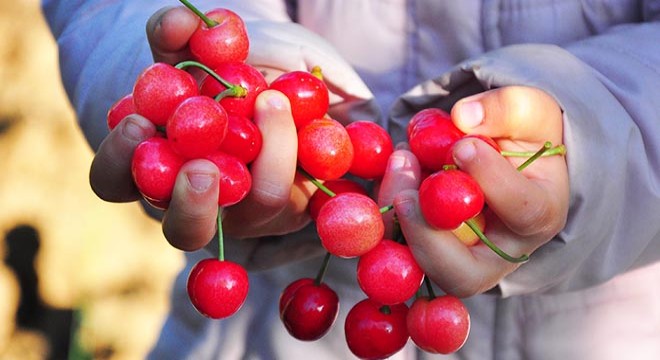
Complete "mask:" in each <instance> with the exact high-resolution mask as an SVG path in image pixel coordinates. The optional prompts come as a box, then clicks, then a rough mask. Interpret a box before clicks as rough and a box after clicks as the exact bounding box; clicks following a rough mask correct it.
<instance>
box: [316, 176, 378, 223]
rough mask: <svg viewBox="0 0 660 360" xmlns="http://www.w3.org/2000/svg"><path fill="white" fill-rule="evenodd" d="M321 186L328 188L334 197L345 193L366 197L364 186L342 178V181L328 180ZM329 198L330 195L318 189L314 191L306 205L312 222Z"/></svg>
mask: <svg viewBox="0 0 660 360" xmlns="http://www.w3.org/2000/svg"><path fill="white" fill-rule="evenodd" d="M323 185H324V186H325V187H326V188H328V189H329V190H330V191H332V192H333V193H335V195H336V194H341V193H346V192H354V193H358V194H362V195H367V190H366V189H365V188H364V186H362V185H360V184H359V183H357V182H355V181H353V180H349V179H343V178H342V179H334V180H328V181H326V182H324V183H323ZM330 198H331V197H330V195H328V194H326V193H325V192H323V191H321V190H320V189H317V190H316V191H314V194H312V197H311V198H309V203H308V205H307V210H308V211H309V216H310V217H311V218H312V220H316V218H317V217H318V215H319V211H321V207H322V206H323V205H325V203H326V202H327V201H328V200H330Z"/></svg>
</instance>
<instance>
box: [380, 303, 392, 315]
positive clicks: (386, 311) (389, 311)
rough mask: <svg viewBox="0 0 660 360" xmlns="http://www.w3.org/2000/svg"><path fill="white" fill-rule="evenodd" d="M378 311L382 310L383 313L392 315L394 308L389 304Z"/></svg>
mask: <svg viewBox="0 0 660 360" xmlns="http://www.w3.org/2000/svg"><path fill="white" fill-rule="evenodd" d="M378 311H380V313H381V314H385V315H390V314H391V313H392V308H390V306H389V305H383V306H381V307H380V308H379V309H378Z"/></svg>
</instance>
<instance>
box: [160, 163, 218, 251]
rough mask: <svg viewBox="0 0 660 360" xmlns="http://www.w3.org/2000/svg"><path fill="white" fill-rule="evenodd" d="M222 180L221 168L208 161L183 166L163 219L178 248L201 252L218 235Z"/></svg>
mask: <svg viewBox="0 0 660 360" xmlns="http://www.w3.org/2000/svg"><path fill="white" fill-rule="evenodd" d="M219 177H220V174H219V171H218V168H217V167H216V166H215V165H214V164H213V163H212V162H210V161H207V160H201V159H199V160H191V161H189V162H187V163H185V164H184V165H183V166H182V167H181V170H180V171H179V174H178V176H177V179H176V183H175V185H174V190H173V191H172V200H171V201H170V204H169V207H168V209H167V211H165V215H164V217H163V234H164V235H165V238H166V239H167V241H168V242H169V243H170V244H172V246H174V247H175V248H177V249H180V250H184V251H192V250H197V249H200V248H202V247H203V246H204V245H206V244H207V243H208V242H209V241H211V239H212V238H213V236H214V235H215V232H216V230H217V215H218V192H219Z"/></svg>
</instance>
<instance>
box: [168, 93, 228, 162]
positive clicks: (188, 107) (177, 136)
mask: <svg viewBox="0 0 660 360" xmlns="http://www.w3.org/2000/svg"><path fill="white" fill-rule="evenodd" d="M227 121H228V120H227V113H226V112H225V110H224V109H223V108H222V106H220V105H219V104H218V103H217V102H215V101H214V100H213V99H211V98H209V97H206V96H201V95H200V96H193V97H190V98H188V99H186V100H184V101H183V102H181V104H179V106H178V107H177V108H176V109H175V110H174V112H173V113H172V115H171V116H170V118H169V119H168V120H167V125H166V128H165V129H166V130H165V131H166V133H167V138H168V139H169V140H170V142H171V143H172V148H173V149H174V151H176V152H177V153H179V154H180V155H181V156H183V157H184V158H187V159H195V158H200V157H203V156H206V155H208V154H210V153H211V152H213V151H215V150H217V149H218V148H220V144H222V141H223V140H224V138H225V135H226V134H227Z"/></svg>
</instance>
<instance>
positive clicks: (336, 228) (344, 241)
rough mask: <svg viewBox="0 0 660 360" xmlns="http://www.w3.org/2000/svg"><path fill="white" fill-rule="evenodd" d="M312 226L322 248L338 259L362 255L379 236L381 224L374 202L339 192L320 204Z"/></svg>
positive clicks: (360, 196) (381, 218) (383, 228)
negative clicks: (319, 209)
mask: <svg viewBox="0 0 660 360" xmlns="http://www.w3.org/2000/svg"><path fill="white" fill-rule="evenodd" d="M316 228H317V232H318V236H319V238H320V239H321V244H322V245H323V247H325V249H326V250H327V251H328V252H329V253H331V254H333V255H335V256H339V257H342V258H352V257H356V256H360V255H364V254H366V253H367V252H368V251H369V250H371V249H373V248H374V247H376V245H378V243H379V242H380V241H381V240H382V239H383V234H384V233H385V224H384V222H383V217H382V215H381V213H380V209H379V207H378V205H377V204H376V202H375V201H374V200H372V199H371V198H369V197H368V196H365V195H362V194H357V193H350V192H347V193H342V194H338V195H336V196H334V197H333V198H332V199H330V200H328V202H326V203H325V205H323V207H322V208H321V211H319V214H318V217H317V218H316Z"/></svg>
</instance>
